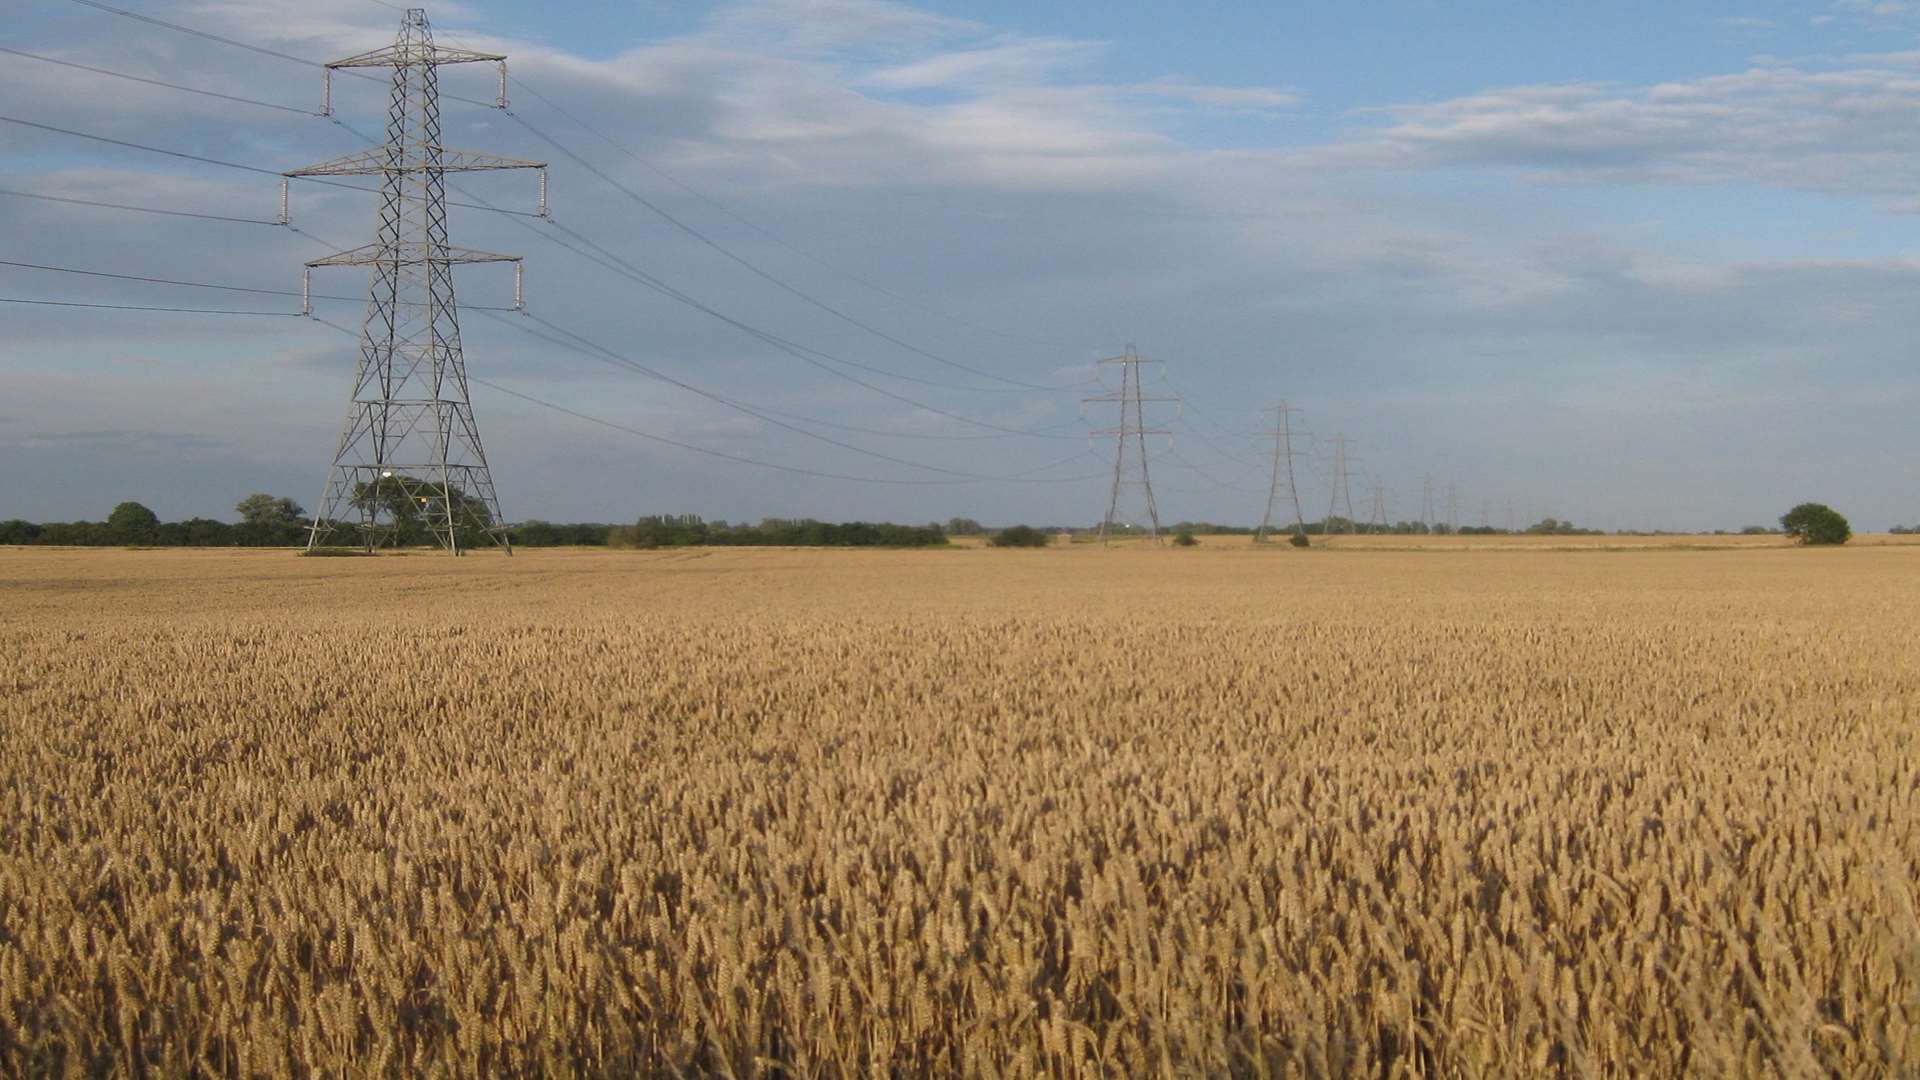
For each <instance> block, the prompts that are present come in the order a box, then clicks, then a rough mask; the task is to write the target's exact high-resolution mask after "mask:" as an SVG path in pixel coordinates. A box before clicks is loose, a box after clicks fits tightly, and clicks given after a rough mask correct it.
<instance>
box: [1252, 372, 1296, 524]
mask: <svg viewBox="0 0 1920 1080" xmlns="http://www.w3.org/2000/svg"><path fill="white" fill-rule="evenodd" d="M1299 411H1300V410H1298V409H1295V408H1294V407H1292V406H1291V405H1288V404H1287V403H1286V402H1284V401H1282V402H1281V403H1280V404H1278V405H1275V406H1274V407H1273V419H1274V425H1273V430H1271V431H1268V432H1267V433H1266V434H1268V435H1271V436H1273V484H1272V486H1270V487H1269V488H1268V489H1267V512H1266V515H1265V516H1263V517H1262V518H1261V519H1260V528H1259V529H1257V530H1255V532H1254V534H1253V542H1254V543H1256V544H1257V543H1260V542H1261V541H1263V540H1265V539H1266V538H1267V534H1269V533H1271V532H1272V531H1273V508H1274V505H1275V504H1276V503H1278V502H1279V501H1280V498H1281V495H1280V492H1281V485H1282V483H1284V484H1285V486H1286V498H1287V500H1288V501H1290V502H1291V503H1292V504H1293V531H1294V532H1295V533H1304V532H1305V531H1306V528H1307V520H1306V515H1305V514H1303V513H1301V511H1300V485H1299V484H1298V483H1296V482H1295V480H1294V472H1293V457H1294V449H1293V420H1292V416H1293V414H1294V413H1296V412H1299ZM1283 474H1284V475H1283Z"/></svg>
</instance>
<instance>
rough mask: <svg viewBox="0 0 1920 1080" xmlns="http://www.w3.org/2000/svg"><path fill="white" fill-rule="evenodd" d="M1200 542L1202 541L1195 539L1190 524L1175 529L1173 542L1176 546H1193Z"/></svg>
mask: <svg viewBox="0 0 1920 1080" xmlns="http://www.w3.org/2000/svg"><path fill="white" fill-rule="evenodd" d="M1199 542H1200V541H1198V540H1196V539H1194V537H1193V529H1192V528H1191V527H1189V526H1185V525H1183V526H1181V527H1180V528H1179V529H1176V530H1175V531H1174V534H1173V544H1174V546H1175V547H1193V546H1194V545H1196V544H1198V543H1199Z"/></svg>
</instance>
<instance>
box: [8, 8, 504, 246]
mask: <svg viewBox="0 0 1920 1080" xmlns="http://www.w3.org/2000/svg"><path fill="white" fill-rule="evenodd" d="M75 2H81V0H75ZM0 121H5V122H6V123H9V124H19V125H20V126H21V127H30V128H38V129H39V130H41V131H51V132H54V133H57V134H60V135H71V136H73V137H74V138H76V139H88V140H91V141H93V142H100V143H107V144H109V145H112V146H120V147H125V148H126V149H129V150H142V151H145V152H146V153H149V154H164V155H165V156H167V157H171V158H181V159H183V160H186V161H195V162H199V163H200V164H202V165H217V166H219V167H220V168H223V169H238V170H240V171H242V172H250V173H258V174H260V175H262V176H273V177H281V176H283V175H284V174H283V173H282V172H281V171H280V170H278V169H266V168H262V167H260V166H258V165H247V164H244V163H242V162H238V161H225V160H223V159H221V158H213V157H206V156H204V155H201V154H189V153H187V152H186V151H184V150H168V149H167V148H165V147H162V146H148V145H147V144H146V143H137V142H132V141H130V140H127V139H115V138H112V137H109V136H106V135H95V134H93V133H91V132H86V131H75V130H74V129H73V128H67V127H61V126H59V125H58V124H42V123H39V122H38V121H34V120H26V119H23V118H21V117H18V116H0ZM292 179H296V180H304V181H306V182H307V183H309V184H321V185H324V186H326V187H335V188H344V189H346V190H348V191H358V192H362V193H364V194H370V195H377V194H379V191H378V190H377V189H375V188H364V187H361V186H360V185H358V184H344V183H341V182H340V181H338V180H325V179H322V178H320V177H316V176H300V177H293V178H292ZM447 205H448V206H464V207H467V208H469V209H474V210H491V211H493V212H494V213H496V214H511V215H515V216H518V217H539V216H540V215H538V214H536V213H533V212H531V211H527V210H507V209H504V208H502V207H498V206H480V205H478V204H476V203H462V202H451V201H449V202H448V203H447ZM124 209H138V208H137V207H126V208H124Z"/></svg>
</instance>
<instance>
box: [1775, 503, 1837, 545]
mask: <svg viewBox="0 0 1920 1080" xmlns="http://www.w3.org/2000/svg"><path fill="white" fill-rule="evenodd" d="M1780 528H1781V530H1782V531H1783V532H1785V533H1786V534H1787V535H1788V536H1791V537H1793V538H1794V539H1795V540H1797V541H1799V542H1800V543H1802V544H1815V545H1820V544H1844V543H1846V542H1847V541H1848V540H1849V539H1850V538H1852V536H1853V527H1852V526H1850V525H1848V524H1847V519H1846V518H1844V517H1842V516H1841V515H1840V512H1839V511H1837V510H1834V509H1833V508H1832V507H1829V506H1825V505H1822V504H1820V503H1801V504H1800V505H1799V506H1796V507H1794V508H1793V509H1791V510H1789V511H1787V512H1786V513H1785V514H1782V515H1781V516H1780Z"/></svg>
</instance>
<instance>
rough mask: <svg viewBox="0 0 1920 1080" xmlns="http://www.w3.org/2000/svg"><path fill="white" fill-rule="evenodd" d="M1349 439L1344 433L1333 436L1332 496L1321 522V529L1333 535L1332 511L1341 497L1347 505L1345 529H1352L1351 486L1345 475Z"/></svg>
mask: <svg viewBox="0 0 1920 1080" xmlns="http://www.w3.org/2000/svg"><path fill="white" fill-rule="evenodd" d="M1350 441H1351V440H1349V439H1348V438H1347V437H1346V435H1344V434H1340V435H1335V436H1334V437H1333V497H1332V498H1330V499H1328V500H1327V520H1326V521H1325V522H1324V523H1323V524H1322V531H1323V532H1325V533H1326V534H1327V535H1328V536H1332V535H1333V517H1334V514H1333V512H1334V510H1335V509H1336V508H1337V507H1339V506H1340V503H1341V500H1342V499H1345V501H1346V506H1347V513H1346V516H1345V518H1344V520H1345V521H1346V523H1347V531H1348V532H1349V533H1351V532H1352V531H1353V487H1352V485H1351V484H1350V483H1349V482H1348V476H1347V443H1348V442H1350Z"/></svg>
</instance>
